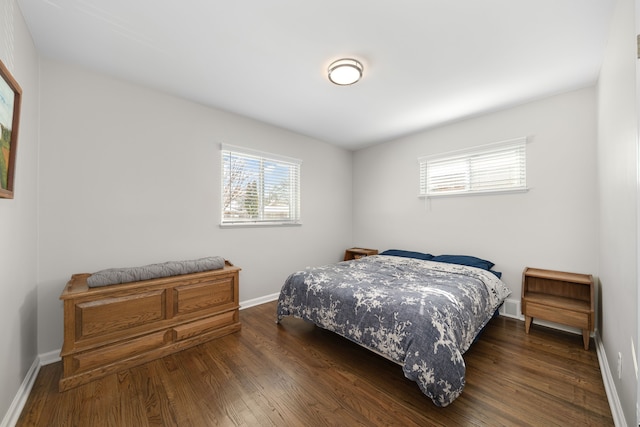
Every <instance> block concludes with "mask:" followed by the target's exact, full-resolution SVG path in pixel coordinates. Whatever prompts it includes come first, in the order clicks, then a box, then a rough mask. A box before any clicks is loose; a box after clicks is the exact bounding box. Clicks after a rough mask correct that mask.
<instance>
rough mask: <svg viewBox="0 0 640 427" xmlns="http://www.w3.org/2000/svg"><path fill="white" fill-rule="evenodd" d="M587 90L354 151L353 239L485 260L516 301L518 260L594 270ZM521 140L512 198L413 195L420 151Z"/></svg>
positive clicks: (591, 125)
mask: <svg viewBox="0 0 640 427" xmlns="http://www.w3.org/2000/svg"><path fill="white" fill-rule="evenodd" d="M595 111H596V105H595V90H594V88H586V89H582V90H578V91H574V92H570V93H566V94H561V95H558V96H555V97H551V98H547V99H544V100H539V101H536V102H531V103H529V104H526V105H522V106H518V107H514V108H511V109H508V110H505V111H500V112H495V113H492V114H488V115H485V116H481V117H477V118H473V119H470V120H466V121H462V122H458V123H453V124H450V125H448V126H443V127H441V128H438V129H434V130H429V131H425V132H422V133H419V134H416V135H412V136H409V137H405V138H402V139H399V140H396V141H392V142H389V143H386V144H382V145H378V146H375V147H371V148H368V149H364V150H360V151H357V152H356V153H355V154H354V172H353V176H354V190H353V194H354V200H355V203H354V211H353V213H354V242H355V243H356V244H358V245H363V246H367V247H374V248H378V249H381V250H383V249H390V248H397V249H410V250H417V251H422V252H429V253H433V254H444V253H447V254H451V253H455V254H465V255H475V256H478V257H481V258H485V259H489V260H491V261H493V262H495V263H496V266H495V269H496V270H498V271H502V272H503V280H504V281H505V282H506V283H507V284H508V285H509V287H510V288H511V289H512V291H513V293H512V295H511V298H513V299H516V300H519V299H520V292H521V291H520V289H521V280H522V279H521V277H522V271H523V269H524V268H525V267H526V266H532V267H539V268H547V269H555V270H563V271H575V272H581V273H591V274H594V275H595V274H596V273H597V263H596V261H597V259H596V253H597V252H596V246H597V230H596V226H597V219H596V209H595V208H596V173H595V164H596V161H595V145H596V144H595V135H596V128H595ZM521 136H531V142H530V143H529V144H528V145H527V183H528V185H529V186H530V187H531V190H530V191H529V192H527V193H521V194H504V195H491V196H489V195H483V196H459V197H449V198H439V199H432V200H429V201H425V200H424V199H419V198H418V197H417V195H418V162H417V159H418V157H420V156H424V155H429V154H435V153H441V152H447V151H451V150H456V149H461V148H465V147H471V146H475V145H481V144H487V143H491V142H498V141H503V140H507V139H511V138H516V137H521Z"/></svg>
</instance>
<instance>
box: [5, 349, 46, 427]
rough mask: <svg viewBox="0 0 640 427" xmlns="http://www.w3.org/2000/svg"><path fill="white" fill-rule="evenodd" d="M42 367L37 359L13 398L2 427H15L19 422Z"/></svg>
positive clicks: (38, 358)
mask: <svg viewBox="0 0 640 427" xmlns="http://www.w3.org/2000/svg"><path fill="white" fill-rule="evenodd" d="M40 366H42V365H41V364H40V357H36V359H35V360H34V361H33V363H32V364H31V367H30V368H29V370H28V371H27V375H26V376H25V377H24V380H22V384H20V388H18V392H17V393H16V397H14V398H13V402H11V406H9V410H8V411H7V413H6V414H5V415H4V418H3V419H2V422H1V423H0V427H13V426H15V425H16V423H17V422H18V418H20V414H22V408H24V405H25V404H26V403H27V399H28V398H29V393H31V389H32V388H33V384H34V383H35V381H36V377H37V376H38V372H40Z"/></svg>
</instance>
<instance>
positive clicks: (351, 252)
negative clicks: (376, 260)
mask: <svg viewBox="0 0 640 427" xmlns="http://www.w3.org/2000/svg"><path fill="white" fill-rule="evenodd" d="M369 255H378V250H377V249H366V248H351V249H347V250H346V251H344V260H345V261H350V260H352V259H360V258H363V257H366V256H369Z"/></svg>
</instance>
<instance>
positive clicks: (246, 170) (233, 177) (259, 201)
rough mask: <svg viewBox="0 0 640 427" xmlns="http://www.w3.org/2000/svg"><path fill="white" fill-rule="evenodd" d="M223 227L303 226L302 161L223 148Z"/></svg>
mask: <svg viewBox="0 0 640 427" xmlns="http://www.w3.org/2000/svg"><path fill="white" fill-rule="evenodd" d="M221 157H222V168H221V169H222V221H221V224H222V225H288V224H299V223H300V165H301V163H302V162H301V161H300V160H296V159H291V158H288V157H283V156H278V155H275V154H269V153H262V152H259V151H254V150H249V149H245V148H240V147H233V146H230V145H222V156H221Z"/></svg>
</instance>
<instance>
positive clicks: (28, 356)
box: [0, 0, 38, 418]
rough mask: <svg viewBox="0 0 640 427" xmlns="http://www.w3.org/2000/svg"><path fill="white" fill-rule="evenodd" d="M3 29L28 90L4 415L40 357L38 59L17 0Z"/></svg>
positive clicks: (0, 248)
mask: <svg viewBox="0 0 640 427" xmlns="http://www.w3.org/2000/svg"><path fill="white" fill-rule="evenodd" d="M0 28H1V33H2V36H0V59H1V60H2V62H3V63H4V64H5V65H6V66H7V68H8V69H9V71H10V72H11V74H12V75H13V77H14V78H15V79H16V80H17V82H18V84H20V86H21V87H22V90H23V94H22V112H21V115H20V128H19V135H18V151H17V159H16V173H15V177H14V178H15V186H14V196H15V198H14V199H0V222H1V223H2V231H1V232H0V277H1V278H0V292H2V298H0V324H1V325H2V346H0V384H1V386H0V414H4V413H6V412H7V409H8V408H9V407H10V405H11V402H12V400H13V399H14V397H15V395H16V392H17V391H18V389H19V387H20V384H21V383H22V380H23V379H24V377H25V375H26V373H27V371H28V370H29V368H30V367H31V365H32V363H33V362H34V360H35V359H36V356H37V354H38V352H37V347H36V336H37V329H36V328H37V316H38V313H37V288H36V272H37V260H36V256H37V252H36V245H37V232H36V231H37V230H36V225H37V221H36V214H37V187H36V185H37V163H38V151H37V148H38V147H37V120H38V59H37V54H36V51H35V47H34V45H33V41H32V40H31V36H30V34H29V32H28V30H27V27H26V24H25V22H24V19H23V18H22V15H21V13H20V10H19V9H18V6H17V5H16V4H15V2H14V0H0ZM0 418H1V417H0Z"/></svg>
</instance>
